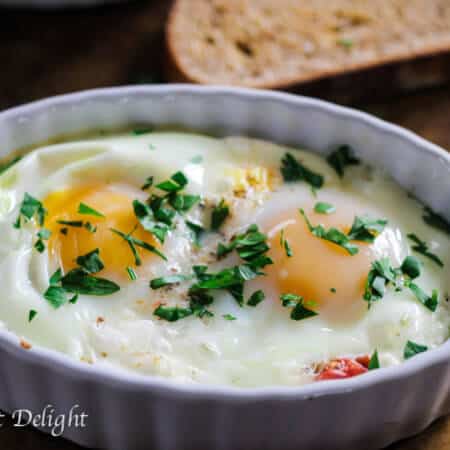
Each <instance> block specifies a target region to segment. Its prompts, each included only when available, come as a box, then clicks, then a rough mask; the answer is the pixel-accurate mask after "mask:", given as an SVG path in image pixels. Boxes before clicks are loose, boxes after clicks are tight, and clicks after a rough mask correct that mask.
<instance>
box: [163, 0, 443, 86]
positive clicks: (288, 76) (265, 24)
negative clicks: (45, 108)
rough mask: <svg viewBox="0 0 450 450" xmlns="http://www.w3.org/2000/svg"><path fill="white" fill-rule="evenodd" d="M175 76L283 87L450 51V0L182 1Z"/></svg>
mask: <svg viewBox="0 0 450 450" xmlns="http://www.w3.org/2000/svg"><path fill="white" fill-rule="evenodd" d="M166 36H167V47H168V51H169V61H170V64H169V67H170V72H169V74H170V75H169V77H170V78H171V80H172V81H190V82H196V83H212V84H232V85H241V86H251V87H265V88H283V87H290V86H292V85H297V84H299V83H302V82H306V81H311V80H317V79H320V78H325V77H329V76H332V75H338V74H344V73H349V72H353V71H356V70H360V69H365V68H369V67H373V66H380V65H383V64H386V63H390V62H400V61H406V60H409V59H413V58H415V57H418V56H426V55H433V54H437V53H442V52H447V51H450V0H175V3H174V5H173V7H172V10H171V13H170V15H169V20H168V23H167V28H166Z"/></svg>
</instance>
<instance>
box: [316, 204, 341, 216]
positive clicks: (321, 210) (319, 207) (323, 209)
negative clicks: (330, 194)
mask: <svg viewBox="0 0 450 450" xmlns="http://www.w3.org/2000/svg"><path fill="white" fill-rule="evenodd" d="M314 211H315V212H316V213H318V214H331V213H334V212H335V211H336V207H335V206H333V205H331V204H330V203H325V202H317V203H316V204H315V205H314Z"/></svg>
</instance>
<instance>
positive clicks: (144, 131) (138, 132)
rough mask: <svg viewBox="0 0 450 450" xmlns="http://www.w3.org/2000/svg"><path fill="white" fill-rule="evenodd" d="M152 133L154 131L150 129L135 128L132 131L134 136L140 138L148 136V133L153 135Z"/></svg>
mask: <svg viewBox="0 0 450 450" xmlns="http://www.w3.org/2000/svg"><path fill="white" fill-rule="evenodd" d="M152 131H153V129H152V128H150V127H144V128H135V129H134V130H133V131H132V134H134V135H135V136H140V135H142V134H148V133H151V132H152Z"/></svg>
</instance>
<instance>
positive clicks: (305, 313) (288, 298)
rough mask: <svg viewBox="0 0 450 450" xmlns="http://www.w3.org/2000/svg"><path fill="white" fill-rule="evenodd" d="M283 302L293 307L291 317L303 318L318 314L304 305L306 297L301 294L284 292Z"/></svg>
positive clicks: (295, 318)
mask: <svg viewBox="0 0 450 450" xmlns="http://www.w3.org/2000/svg"><path fill="white" fill-rule="evenodd" d="M280 300H281V304H282V305H283V306H284V307H285V308H292V311H291V319H292V320H303V319H309V318H310V317H314V316H317V315H318V314H317V313H316V312H315V311H313V310H311V309H308V308H306V307H305V306H304V299H303V297H301V296H300V295H296V294H282V295H281V296H280Z"/></svg>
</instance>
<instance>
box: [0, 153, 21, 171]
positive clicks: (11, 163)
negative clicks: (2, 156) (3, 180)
mask: <svg viewBox="0 0 450 450" xmlns="http://www.w3.org/2000/svg"><path fill="white" fill-rule="evenodd" d="M22 158H23V157H22V156H16V157H15V158H13V159H11V160H10V161H8V162H6V163H3V164H0V175H1V174H2V173H4V172H6V171H7V170H8V169H9V168H10V167H12V166H14V165H15V164H16V163H18V162H19V161H20V160H21V159H22Z"/></svg>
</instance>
